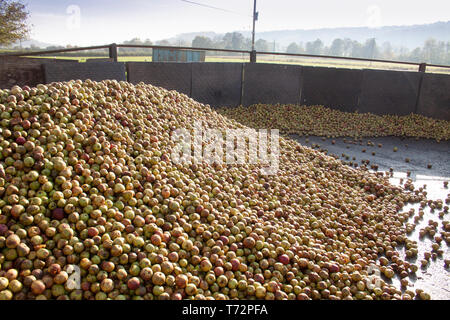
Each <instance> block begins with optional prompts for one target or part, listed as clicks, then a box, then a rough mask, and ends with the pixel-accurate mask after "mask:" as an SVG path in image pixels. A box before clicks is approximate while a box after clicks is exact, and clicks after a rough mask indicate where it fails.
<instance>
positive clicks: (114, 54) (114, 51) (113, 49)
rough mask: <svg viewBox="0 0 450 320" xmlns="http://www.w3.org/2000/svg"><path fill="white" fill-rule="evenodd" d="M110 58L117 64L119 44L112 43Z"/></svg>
mask: <svg viewBox="0 0 450 320" xmlns="http://www.w3.org/2000/svg"><path fill="white" fill-rule="evenodd" d="M109 57H110V58H111V59H113V61H114V62H117V44H115V43H112V44H111V45H110V46H109Z"/></svg>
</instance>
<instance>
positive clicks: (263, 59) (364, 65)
mask: <svg viewBox="0 0 450 320" xmlns="http://www.w3.org/2000/svg"><path fill="white" fill-rule="evenodd" d="M33 58H52V59H70V60H77V61H79V62H86V59H96V58H103V59H104V58H108V57H107V56H104V57H86V56H74V57H70V56H45V57H43V56H33ZM118 61H120V62H151V61H152V56H119V57H118ZM248 61H249V57H248V55H241V56H207V57H206V62H248ZM257 62H260V63H277V64H296V65H303V66H316V67H331V68H350V69H380V70H398V71H417V70H418V66H415V65H403V64H395V63H384V62H383V63H380V62H369V61H351V60H339V59H326V58H323V59H321V58H308V57H283V56H269V55H260V56H258V60H257ZM427 72H432V73H446V74H450V68H436V67H429V66H428V67H427Z"/></svg>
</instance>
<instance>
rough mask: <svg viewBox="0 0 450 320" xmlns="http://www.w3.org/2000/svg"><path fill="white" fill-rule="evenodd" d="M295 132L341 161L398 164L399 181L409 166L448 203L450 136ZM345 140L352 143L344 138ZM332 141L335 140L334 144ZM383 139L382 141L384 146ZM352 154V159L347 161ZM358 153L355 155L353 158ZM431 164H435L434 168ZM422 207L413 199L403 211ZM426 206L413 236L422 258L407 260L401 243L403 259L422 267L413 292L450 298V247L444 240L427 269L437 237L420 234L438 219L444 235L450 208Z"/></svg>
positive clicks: (433, 196)
mask: <svg viewBox="0 0 450 320" xmlns="http://www.w3.org/2000/svg"><path fill="white" fill-rule="evenodd" d="M291 137H292V138H294V139H295V140H297V141H299V142H300V143H301V144H302V145H305V146H309V147H314V148H315V149H322V150H328V154H329V155H331V154H335V155H337V156H339V158H340V159H341V160H343V161H346V162H348V161H352V162H353V163H357V164H358V166H360V165H361V160H369V161H370V162H369V164H368V165H367V167H368V168H370V166H371V165H372V164H375V165H378V171H388V170H389V169H390V168H393V170H394V175H393V177H392V178H390V181H391V183H392V184H395V185H400V179H402V178H403V180H404V181H403V184H404V183H405V182H406V178H407V172H408V171H409V172H410V178H411V179H413V182H414V186H415V188H419V187H423V186H424V185H425V184H426V191H427V198H428V199H430V200H437V199H441V200H442V201H443V203H444V206H445V205H446V204H445V199H446V198H447V197H449V194H450V188H445V187H444V183H443V182H444V181H449V182H450V141H441V142H439V143H438V142H436V141H434V140H428V139H420V140H416V139H410V138H406V139H401V138H397V137H383V138H364V139H362V141H361V142H360V141H359V140H358V141H357V142H356V143H354V141H355V140H354V139H353V138H335V139H330V138H327V139H325V140H323V138H322V137H299V136H297V135H291ZM344 139H345V140H346V141H347V142H344ZM332 141H334V144H333V143H332ZM368 141H371V142H372V143H373V146H369V145H367V142H368ZM378 144H381V147H379V146H378ZM317 145H319V146H317ZM394 147H396V148H397V151H396V152H394ZM363 149H365V152H363ZM372 152H375V155H372ZM342 154H344V156H343V155H342ZM346 156H347V157H348V160H346ZM353 157H354V158H355V160H353ZM406 158H408V159H409V162H406V161H405V160H406ZM429 164H430V165H431V168H428V165H429ZM449 184H450V183H449ZM447 205H448V204H447ZM448 206H450V205H448ZM419 207H420V205H419V204H407V205H406V206H405V207H404V208H403V210H402V211H409V210H410V208H414V209H415V212H416V214H417V212H418V210H419ZM423 211H424V213H425V214H424V216H423V219H421V220H420V221H419V223H418V225H417V226H416V228H415V230H414V231H413V232H412V233H411V234H409V235H408V238H409V239H411V240H415V241H417V244H418V251H419V252H418V254H417V258H415V259H412V260H411V259H406V258H405V255H404V248H398V250H399V251H400V252H401V256H402V259H403V260H407V261H409V262H410V263H414V264H416V265H417V266H418V267H419V269H418V271H417V272H416V275H415V276H411V277H410V278H409V279H408V280H409V282H410V284H411V285H410V286H408V287H407V289H408V290H411V291H413V292H414V291H415V289H422V290H424V291H425V292H427V293H429V294H430V295H431V299H434V300H450V269H449V268H448V267H445V265H444V259H450V246H448V245H447V244H446V243H445V241H442V242H441V247H440V249H441V250H443V255H442V256H438V257H437V258H436V259H435V260H433V259H430V263H429V265H428V266H427V267H426V268H421V264H420V260H422V259H424V253H425V252H431V245H432V243H434V242H435V241H434V240H433V239H432V238H431V237H429V236H425V237H424V238H420V237H419V230H420V229H422V228H424V227H426V226H427V225H428V222H429V220H432V221H435V222H438V224H439V225H438V228H437V232H436V235H439V234H440V231H441V230H443V229H442V226H443V224H442V222H443V221H449V220H450V213H446V214H445V215H444V217H443V218H442V219H441V218H440V217H439V216H438V214H439V212H441V211H442V210H439V209H436V210H434V211H433V212H431V211H430V208H429V207H428V206H426V207H425V208H424V209H423ZM413 219H414V217H411V218H410V219H409V220H408V222H409V223H413V222H414V220H413ZM385 280H386V279H385ZM387 282H388V281H387ZM393 282H394V284H396V286H397V287H398V288H400V278H395V279H394V280H393Z"/></svg>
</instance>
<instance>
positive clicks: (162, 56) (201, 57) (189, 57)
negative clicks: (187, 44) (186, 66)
mask: <svg viewBox="0 0 450 320" xmlns="http://www.w3.org/2000/svg"><path fill="white" fill-rule="evenodd" d="M152 61H153V62H204V61H205V52H204V51H193V50H176V49H157V48H155V49H153V55H152Z"/></svg>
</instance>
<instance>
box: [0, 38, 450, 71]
mask: <svg viewBox="0 0 450 320" xmlns="http://www.w3.org/2000/svg"><path fill="white" fill-rule="evenodd" d="M118 48H143V49H169V50H198V51H212V52H226V53H241V54H248V55H249V61H250V62H253V63H254V62H256V58H257V56H258V55H272V56H274V55H276V56H292V57H307V58H324V59H332V60H351V61H366V62H381V63H392V64H402V65H415V66H417V67H418V71H420V72H425V71H426V67H436V68H450V65H439V64H429V63H425V62H422V63H418V62H409V61H397V60H383V59H368V58H355V57H340V56H329V55H316V54H304V53H287V52H267V51H249V50H234V49H218V48H198V47H176V46H159V45H140V44H116V43H112V44H108V45H100V46H91V47H77V48H66V49H56V50H37V51H22V52H12V53H11V52H9V53H2V54H0V58H1V57H9V56H12V57H24V56H39V55H46V54H54V53H66V52H76V51H86V50H97V49H108V50H109V57H110V58H111V59H112V60H113V61H116V62H117V60H118V56H119V54H118V50H117V49H118Z"/></svg>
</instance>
